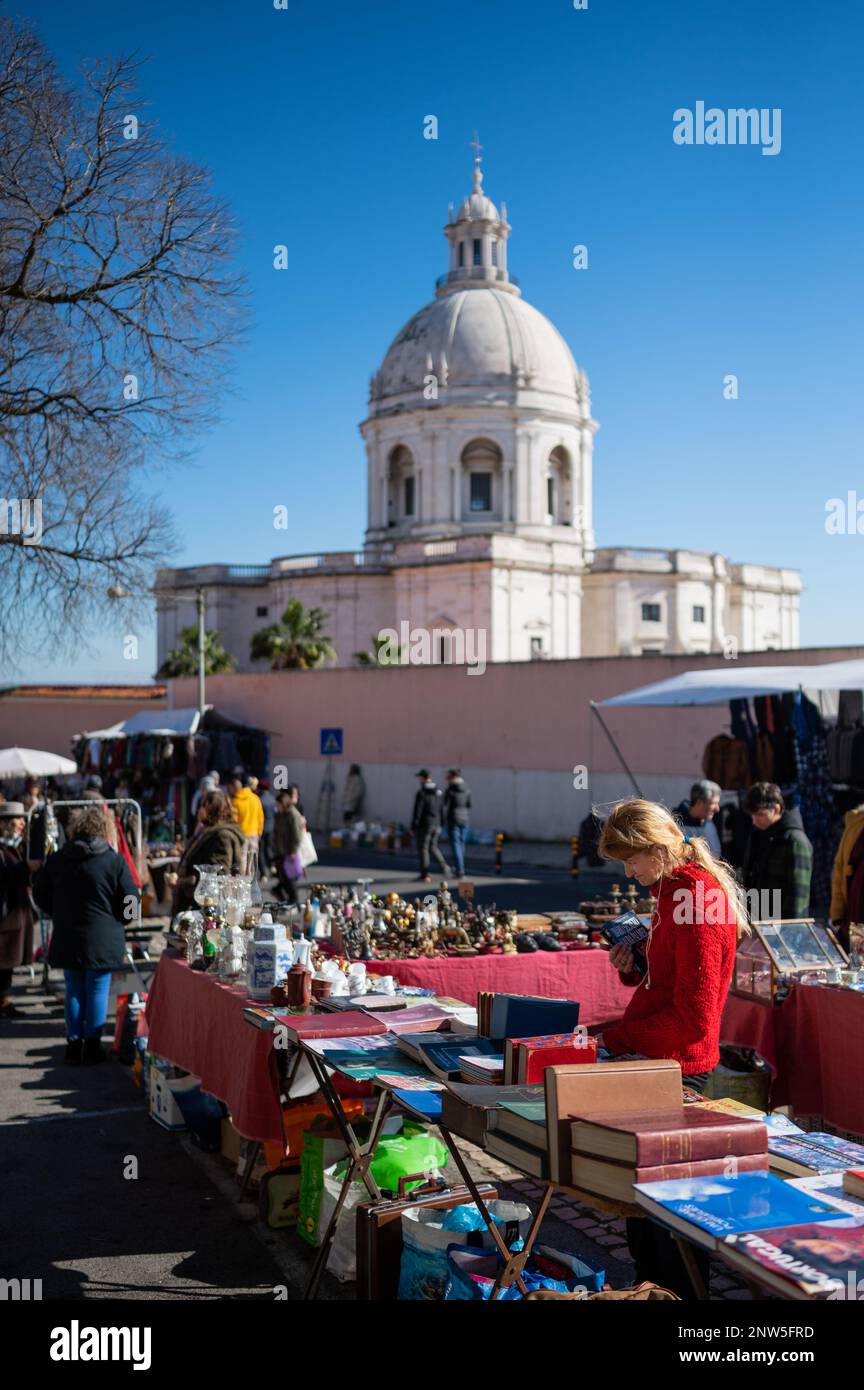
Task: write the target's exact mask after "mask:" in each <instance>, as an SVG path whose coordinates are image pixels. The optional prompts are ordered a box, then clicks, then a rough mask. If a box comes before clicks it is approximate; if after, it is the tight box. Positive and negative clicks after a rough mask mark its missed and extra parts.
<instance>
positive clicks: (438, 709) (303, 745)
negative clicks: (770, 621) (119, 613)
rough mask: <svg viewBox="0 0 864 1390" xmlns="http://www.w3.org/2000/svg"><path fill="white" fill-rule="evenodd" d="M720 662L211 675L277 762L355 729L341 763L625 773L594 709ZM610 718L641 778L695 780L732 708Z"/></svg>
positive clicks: (173, 699) (213, 688) (806, 657)
mask: <svg viewBox="0 0 864 1390" xmlns="http://www.w3.org/2000/svg"><path fill="white" fill-rule="evenodd" d="M859 656H864V647H821V648H810V649H808V650H807V651H800V650H797V651H786V652H764V653H763V652H758V653H754V654H753V655H748V656H744V657H740V658H739V662H740V664H741V665H742V666H761V665H779V666H784V665H797V664H799V663H801V662H805V663H810V662H812V663H814V664H815V663H818V662H823V661H835V660H843V659H846V658H853V657H859ZM718 664H719V663H718V658H717V656H716V654H715V655H713V656H707V657H692V656H669V657H666V656H657V657H649V656H641V657H594V658H591V657H589V658H582V659H580V660H577V661H541V662H513V663H499V664H494V665H489V666H487V667H486V670H485V672H484V673H483V674H482V675H476V676H470V675H468V674H466V672H465V670H464V669H460V668H457V667H445V666H436V667H416V666H406V667H400V668H398V669H395V670H374V669H373V670H338V671H293V672H280V673H266V674H246V675H225V676H212V677H210V678H209V679H208V681H207V700H208V703H212V704H214V705H216V707H217V708H218V709H219V710H220V711H221V712H222V713H223V714H226V715H229V716H231V717H233V718H236V719H240V720H245V721H246V722H248V723H250V724H256V725H258V726H259V727H262V728H265V729H267V730H269V732H270V734H271V740H272V741H271V748H272V756H273V761H274V762H282V761H284V762H292V761H303V762H307V761H315V760H317V759H318V731H319V728H320V727H322V726H330V725H339V726H342V727H343V728H344V730H345V756H344V758H343V759H341V760H340V761H342V762H355V761H356V762H359V763H361V764H366V763H387V764H394V763H402V764H419V763H421V762H428V763H430V764H435V765H437V766H442V765H446V764H449V763H453V764H458V765H461V766H463V767H469V766H470V767H473V768H477V767H489V768H502V767H503V768H513V769H517V770H519V769H524V770H529V769H531V770H549V771H555V772H558V771H561V770H562V769H563V768H565V767H572V766H573V765H574V764H577V763H583V764H585V765H586V766H588V767H589V768H590V769H591V770H592V772H599V773H602V772H607V771H608V772H611V771H615V770H617V768H618V763H617V760H616V758H615V755H614V753H613V751H612V749H611V748H610V747H609V744H608V742H607V741H606V738H605V736H604V735H603V732H602V730H601V729H600V727H599V725H598V724H597V721H596V720H595V719H593V717H592V716H591V712H590V707H589V701H590V700H592V699H593V700H602V699H605V698H606V697H607V696H610V695H617V694H620V693H622V692H623V691H626V690H632V689H634V688H635V687H636V686H640V685H647V684H649V683H650V682H652V681H658V680H663V679H666V678H667V677H669V676H673V675H676V674H678V673H679V672H681V671H687V670H692V669H695V668H702V667H713V666H717V665H718ZM168 698H169V701H170V703H171V704H173V705H176V706H178V707H179V706H184V705H189V704H194V702H195V699H196V693H195V682H194V681H192V680H179V681H173V682H170V683H169V696H168ZM604 718H605V720H606V722H607V724H608V725H609V727H610V729H611V730H612V732H613V734H614V735H615V738H616V740H617V741H618V743H619V746H620V748H621V751H622V753H623V754H624V757H625V758H626V759H627V761H628V762H629V763H630V765H631V767H632V768H633V770H634V771H637V772H661V771H662V772H664V773H667V774H678V775H681V776H686V777H691V776H693V775H694V773H698V772H699V771H700V769H701V756H702V750H703V748H704V746H705V744H706V742H707V741H708V739H709V738H710V737H711V736H712V735H713V734H715V733H718V732H720V730H721V728H722V726H723V724H724V723H727V724H728V718H729V714H728V706H718V707H709V708H707V709H687V708H685V709H679V710H674V709H651V710H609V711H606V712H604Z"/></svg>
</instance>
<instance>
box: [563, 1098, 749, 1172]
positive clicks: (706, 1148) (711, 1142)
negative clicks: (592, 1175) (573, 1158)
mask: <svg viewBox="0 0 864 1390" xmlns="http://www.w3.org/2000/svg"><path fill="white" fill-rule="evenodd" d="M570 1138H571V1142H572V1145H573V1149H574V1151H575V1152H576V1153H582V1154H588V1155H590V1156H593V1157H595V1158H608V1159H612V1160H613V1161H615V1162H616V1163H627V1164H629V1165H631V1166H632V1167H634V1168H649V1167H657V1166H663V1165H665V1164H670V1163H697V1162H699V1161H700V1160H703V1159H713V1158H723V1157H724V1156H725V1155H727V1154H757V1153H762V1154H764V1153H765V1152H766V1149H767V1146H768V1132H767V1130H766V1128H765V1125H764V1124H763V1122H762V1121H761V1120H750V1119H745V1118H744V1117H743V1116H736V1115H721V1114H717V1113H716V1112H712V1111H708V1112H707V1113H706V1112H705V1111H703V1110H702V1108H701V1106H698V1105H686V1106H679V1107H677V1108H675V1109H670V1110H649V1111H646V1112H645V1113H644V1114H641V1115H632V1114H630V1115H627V1114H624V1115H621V1114H618V1115H606V1114H601V1115H593V1116H588V1117H585V1118H583V1117H580V1118H578V1119H575V1120H574V1121H573V1123H572V1124H571V1126H570ZM762 1166H763V1167H767V1162H766V1163H764V1164H763V1165H762ZM681 1176H682V1177H684V1176H686V1174H683V1173H682V1174H681Z"/></svg>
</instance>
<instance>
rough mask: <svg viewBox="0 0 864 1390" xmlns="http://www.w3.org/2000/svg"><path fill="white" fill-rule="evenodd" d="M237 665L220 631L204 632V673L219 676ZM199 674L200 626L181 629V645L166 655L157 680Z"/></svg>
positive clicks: (157, 673)
mask: <svg viewBox="0 0 864 1390" xmlns="http://www.w3.org/2000/svg"><path fill="white" fill-rule="evenodd" d="M236 666H237V662H236V661H235V660H234V657H233V656H231V655H230V653H229V652H226V650H225V648H224V647H223V646H222V643H221V642H220V641H219V633H218V632H215V631H208V632H205V633H204V674H205V676H219V675H221V674H222V672H223V671H233V670H234V669H235V668H236ZM197 674H198V628H197V627H184V628H181V629H180V645H179V646H177V647H175V648H174V649H173V651H170V652H169V653H168V655H167V656H166V658H165V660H164V661H163V662H162V665H161V666H160V667H159V670H158V671H157V672H156V679H157V680H165V679H167V678H174V679H176V678H177V677H178V676H197Z"/></svg>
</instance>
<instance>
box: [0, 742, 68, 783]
mask: <svg viewBox="0 0 864 1390" xmlns="http://www.w3.org/2000/svg"><path fill="white" fill-rule="evenodd" d="M77 771H78V769H77V767H76V766H75V764H74V763H73V761H72V759H71V758H61V756H60V754H59V753H43V752H42V751H41V750H40V749H38V748H3V749H2V750H0V777H61V776H64V775H68V774H69V773H71V772H77Z"/></svg>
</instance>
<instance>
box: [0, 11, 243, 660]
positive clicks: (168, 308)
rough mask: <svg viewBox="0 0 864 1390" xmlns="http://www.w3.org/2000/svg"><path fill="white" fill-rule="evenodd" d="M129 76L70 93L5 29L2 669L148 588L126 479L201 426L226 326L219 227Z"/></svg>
mask: <svg viewBox="0 0 864 1390" xmlns="http://www.w3.org/2000/svg"><path fill="white" fill-rule="evenodd" d="M138 68H139V63H138V61H137V60H136V59H130V58H121V59H119V60H116V61H111V62H104V63H95V64H90V65H88V66H86V67H85V68H84V69H83V75H82V80H81V81H80V82H79V83H78V84H77V85H72V86H70V85H69V84H68V83H66V82H65V81H64V80H63V78H62V77H61V75H60V74H59V72H58V70H57V68H56V65H55V64H54V62H53V60H52V58H51V56H50V55H49V54H48V53H47V52H46V50H45V49H44V48H43V46H42V45H41V43H40V42H39V40H38V38H37V37H36V36H35V35H34V33H33V32H32V31H31V30H30V29H29V28H27V27H26V26H24V25H22V24H20V23H18V22H16V21H13V20H10V19H7V18H0V586H2V590H0V591H2V593H3V596H4V599H5V600H6V601H5V602H4V603H3V604H0V656H5V657H7V658H8V656H9V655H10V654H11V653H12V652H13V651H15V650H16V649H17V650H18V651H22V650H23V651H28V650H33V649H34V648H38V647H43V646H44V643H45V641H46V640H48V641H52V642H53V643H54V645H55V649H56V650H64V649H68V648H70V647H71V646H72V645H73V644H75V645H79V644H80V639H81V633H82V630H83V626H84V622H85V621H86V620H90V619H92V617H93V616H94V614H95V613H96V612H97V611H98V610H99V608H100V606H102V607H104V605H105V604H106V603H107V602H108V600H107V598H106V590H107V589H108V588H112V589H113V590H114V592H115V593H116V592H119V591H124V590H125V591H129V592H130V593H137V594H140V593H141V592H142V591H143V590H144V589H145V588H146V587H147V586H148V585H149V583H150V582H151V577H152V573H153V570H154V568H155V566H156V565H157V564H158V563H159V562H160V561H162V560H164V559H165V558H166V557H167V555H169V554H170V552H171V548H172V536H171V530H170V522H169V519H168V517H167V513H166V512H165V510H164V508H160V507H159V506H157V505H156V504H155V503H147V502H146V501H142V496H141V489H140V487H139V486H137V485H136V475H138V474H140V473H141V472H142V470H143V469H145V468H147V469H152V468H154V467H155V466H156V465H157V464H159V463H160V462H163V461H164V460H165V459H166V458H174V457H177V456H178V455H179V454H180V453H181V451H182V448H183V445H184V442H185V441H186V440H187V438H188V435H189V433H190V432H191V431H192V430H198V429H201V428H202V427H205V426H207V425H209V424H212V423H213V422H214V420H215V418H216V413H217V412H216V403H217V399H218V396H219V394H220V392H221V390H222V387H223V377H224V372H225V368H226V361H225V357H226V351H227V349H228V348H229V346H230V345H231V344H232V343H233V342H234V341H235V340H236V338H237V336H238V334H239V331H240V328H241V321H242V313H243V296H242V287H241V284H240V282H239V280H238V278H237V277H236V275H234V274H233V273H232V271H231V257H232V254H233V245H234V229H233V226H232V222H231V218H230V215H229V213H228V211H227V210H226V208H225V207H224V205H223V204H222V203H220V202H219V201H218V200H217V199H216V198H215V197H214V196H213V193H212V191H211V188H210V180H209V176H208V174H207V172H206V171H204V170H202V169H200V168H198V167H197V166H195V165H193V164H190V163H189V162H187V161H185V160H183V159H181V158H179V157H177V156H176V155H174V154H173V153H172V152H171V151H170V150H169V149H168V147H167V146H166V144H165V143H164V142H163V141H162V140H160V139H159V137H158V136H157V134H156V131H155V128H154V127H153V126H152V125H151V124H149V123H148V121H147V120H146V119H145V108H144V104H143V102H142V100H141V98H140V96H139V95H138V92H137V73H138ZM37 501H38V503H39V508H38V511H39V513H40V520H39V526H38V528H37V527H36V526H35V525H34V524H33V522H34V515H35V512H36V510H37V508H36V505H35V504H36V503H37ZM22 511H26V513H27V515H28V516H29V517H30V520H31V525H30V528H29V535H28V534H25V529H26V528H25V526H23V525H22V524H20V521H21V514H22ZM16 523H17V524H16ZM37 530H38V532H39V534H38V535H37Z"/></svg>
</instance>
